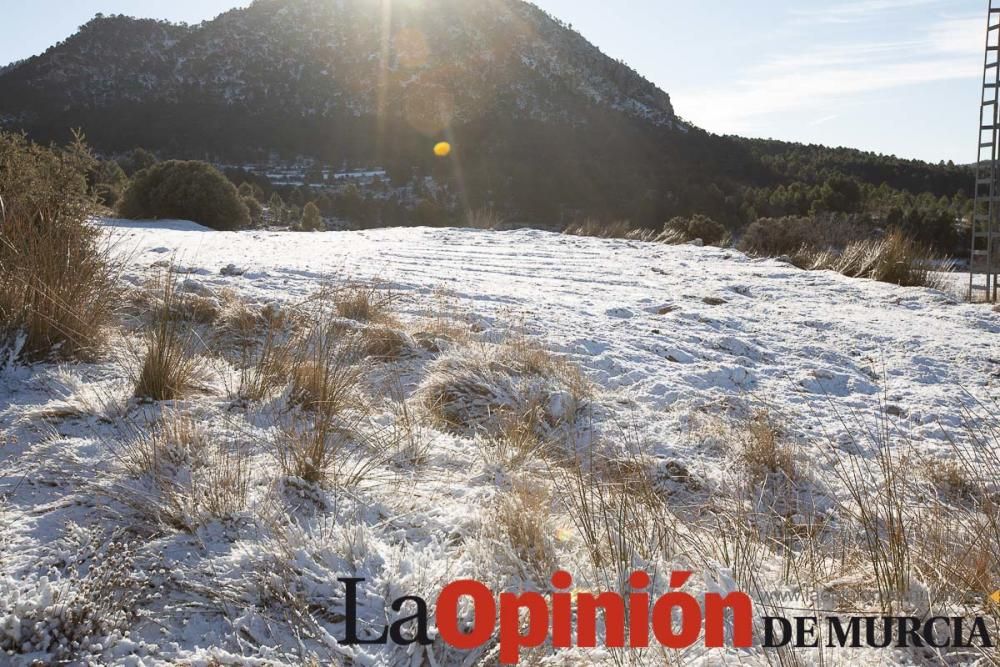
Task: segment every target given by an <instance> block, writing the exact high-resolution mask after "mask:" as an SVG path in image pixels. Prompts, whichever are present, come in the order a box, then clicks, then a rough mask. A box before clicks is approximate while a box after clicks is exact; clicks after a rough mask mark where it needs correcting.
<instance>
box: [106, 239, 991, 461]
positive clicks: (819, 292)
mask: <svg viewBox="0 0 1000 667" xmlns="http://www.w3.org/2000/svg"><path fill="white" fill-rule="evenodd" d="M116 224H117V223H116ZM118 229H119V230H122V231H123V232H124V234H123V247H129V248H132V247H133V245H134V247H135V249H136V252H134V255H133V256H134V262H135V264H136V265H137V266H139V267H141V268H146V267H148V266H149V265H151V264H153V263H155V262H157V261H162V259H163V257H162V252H161V250H160V249H161V248H168V249H169V254H170V255H172V256H174V257H176V258H178V260H179V261H182V262H183V263H185V264H196V265H197V266H198V267H200V268H201V269H202V271H203V272H204V273H208V274H211V276H212V277H211V278H206V279H204V280H203V282H204V284H205V285H206V286H207V287H209V288H211V289H220V288H223V287H227V286H231V287H236V288H238V289H239V290H240V291H241V293H245V294H249V295H252V296H254V297H257V298H261V299H268V300H270V299H299V298H302V297H304V296H307V295H308V294H310V293H311V292H312V291H314V290H315V289H316V287H317V281H320V280H323V279H324V278H327V277H334V278H336V277H338V276H342V277H350V278H351V279H374V278H377V279H380V280H385V281H388V282H389V283H390V284H391V285H392V286H393V288H394V289H396V290H398V291H400V292H402V293H403V294H407V295H412V296H413V297H414V298H415V300H414V301H412V302H411V303H413V304H414V306H415V307H414V312H418V311H420V309H421V308H420V307H419V300H418V299H420V298H426V297H428V296H429V295H431V294H432V293H433V292H434V291H435V290H436V289H439V288H442V287H443V288H445V289H447V290H448V291H449V292H450V293H452V294H453V295H454V296H455V297H456V298H457V299H458V300H459V301H460V302H461V303H462V304H463V306H464V307H465V308H467V309H468V310H469V311H470V312H474V313H477V314H480V315H483V316H488V317H489V316H492V317H496V316H497V315H498V313H499V312H500V311H501V310H514V311H517V312H518V313H520V314H521V316H523V317H524V319H525V322H526V324H527V325H529V326H530V327H531V328H532V329H533V330H534V331H535V332H536V333H538V334H539V335H541V336H542V337H543V338H544V339H545V340H546V342H547V343H548V344H549V345H551V346H552V347H554V348H555V349H556V350H557V351H560V352H563V353H565V354H567V355H568V356H570V357H571V358H572V359H573V360H574V361H576V362H577V363H579V364H580V365H581V366H582V367H583V368H584V369H586V370H587V372H588V374H589V376H590V377H591V378H592V379H594V380H595V381H597V382H598V383H600V384H601V385H602V386H604V387H606V388H608V389H610V390H616V391H620V392H622V393H623V394H626V395H627V396H628V397H629V399H630V400H633V401H635V402H636V404H637V405H638V406H639V407H640V409H641V412H642V413H643V414H642V416H643V417H644V419H643V421H646V422H648V423H649V427H650V428H655V429H657V430H659V431H662V432H663V433H664V434H665V433H669V432H670V430H671V429H670V426H671V424H670V422H672V421H674V420H677V419H679V418H680V416H679V415H681V414H683V413H684V412H685V411H689V410H691V409H693V408H696V407H698V406H704V405H710V404H715V403H718V402H720V401H727V400H731V399H746V398H748V397H749V396H760V397H767V399H768V402H770V403H774V404H775V405H780V406H785V407H787V408H791V409H793V410H796V411H798V412H799V413H800V414H798V415H797V418H798V420H800V421H799V422H798V423H800V424H802V426H803V428H805V429H806V430H815V431H817V432H825V433H830V434H836V433H838V432H839V431H841V430H842V429H843V426H842V425H838V424H837V423H836V422H837V421H838V420H837V419H834V418H831V415H830V413H831V408H834V409H835V410H836V411H838V412H839V413H840V414H848V413H857V414H859V415H866V416H871V417H874V416H875V414H876V412H877V411H878V410H879V406H878V400H877V399H878V396H879V395H880V394H883V393H884V394H885V395H887V396H888V397H889V399H890V400H891V402H892V403H894V404H899V405H900V406H901V407H903V408H904V409H905V411H906V413H907V414H908V415H909V418H908V419H907V420H906V421H905V422H904V423H902V424H900V425H899V426H900V428H901V429H902V430H903V431H904V432H905V433H907V434H908V435H909V436H911V437H913V438H917V439H921V440H923V439H927V440H928V441H929V444H933V443H935V442H940V433H938V432H937V431H938V429H937V427H936V425H935V424H934V423H933V420H934V419H935V418H937V417H939V416H941V413H947V412H949V405H950V404H951V403H953V402H954V401H955V400H956V398H958V397H959V394H960V393H961V392H960V389H964V390H967V391H969V392H971V393H972V394H973V395H976V396H978V397H981V398H986V396H987V395H988V393H989V392H988V389H989V388H990V387H995V386H996V384H997V382H998V373H1000V364H998V363H997V362H998V361H1000V337H997V336H996V334H998V333H1000V317H998V316H997V314H996V313H993V312H991V311H990V310H989V309H987V308H983V307H982V306H977V305H967V304H962V303H960V302H959V300H958V299H957V298H955V297H953V296H951V295H949V294H945V293H941V292H936V291H933V290H927V289H923V288H899V287H896V286H893V285H887V284H883V283H877V282H872V281H866V280H858V279H853V278H847V277H844V276H840V275H838V274H836V273H833V272H827V271H822V272H806V271H801V270H799V269H796V268H794V267H792V266H790V265H788V264H784V263H780V262H776V261H772V260H756V259H750V258H748V257H746V256H744V255H742V254H741V253H739V252H736V251H733V250H727V249H718V248H711V247H706V248H697V247H694V246H690V245H685V246H665V245H659V244H651V243H642V242H632V241H616V240H604V239H591V238H583V237H575V236H563V235H559V234H553V233H550V232H543V231H536V230H519V231H511V232H490V231H478V230H439V229H391V230H374V231H361V232H329V233H325V234H319V235H314V234H307V235H301V234H294V233H281V232H245V233H240V234H219V233H215V234H209V235H203V234H191V233H189V232H187V231H178V230H175V229H173V225H172V224H170V225H167V226H161V225H159V224H158V225H157V227H156V229H148V228H147V229H142V230H141V231H139V229H137V228H135V227H134V226H131V225H126V226H124V227H118ZM232 262H237V263H238V264H239V266H240V268H241V269H244V270H246V272H247V273H246V275H244V276H243V277H242V278H240V277H235V278H233V277H224V276H222V275H219V273H220V271H221V270H223V269H224V267H226V266H227V265H229V264H230V263H232ZM668 311H669V312H668ZM661 313H663V314H661ZM663 413H667V414H663ZM654 416H655V418H654ZM673 425H674V426H675V425H676V424H673Z"/></svg>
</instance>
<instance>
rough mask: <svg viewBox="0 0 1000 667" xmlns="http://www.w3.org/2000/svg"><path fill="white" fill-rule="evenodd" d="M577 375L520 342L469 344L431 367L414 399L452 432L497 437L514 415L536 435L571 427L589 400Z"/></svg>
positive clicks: (564, 363) (550, 356)
mask: <svg viewBox="0 0 1000 667" xmlns="http://www.w3.org/2000/svg"><path fill="white" fill-rule="evenodd" d="M588 390H589V388H588V385H587V382H586V380H585V379H584V378H583V376H582V375H581V374H580V372H579V370H578V369H577V368H576V367H575V366H573V365H572V364H570V363H569V362H567V361H566V360H565V359H562V358H559V357H557V356H555V355H553V354H551V353H550V352H548V351H547V350H545V349H543V348H539V347H535V346H533V345H531V344H528V343H526V342H524V341H515V342H505V343H502V344H488V343H485V344H480V345H469V346H466V347H463V348H459V349H456V350H453V351H450V352H449V353H448V354H446V355H445V356H442V357H441V358H440V359H438V360H437V361H435V362H434V364H433V365H432V366H431V368H430V371H429V373H428V375H427V378H426V379H425V380H424V382H423V384H422V385H421V387H420V388H419V390H418V394H419V396H420V398H421V400H422V402H423V403H424V405H425V406H426V407H427V409H428V410H429V411H430V412H431V414H432V415H433V416H434V417H435V419H436V420H437V421H438V422H439V423H440V424H442V425H444V426H446V427H447V428H449V429H452V430H465V429H471V430H482V431H484V432H486V433H487V434H491V433H492V434H496V433H501V432H502V431H503V429H504V428H505V426H504V424H505V422H506V421H507V420H509V419H510V418H511V417H512V416H513V417H514V418H517V419H523V420H526V421H528V422H529V423H531V424H533V426H534V428H535V430H536V432H538V433H539V435H548V434H549V432H550V431H551V430H552V429H555V428H558V427H560V426H564V425H569V424H572V423H573V422H574V420H575V418H576V416H577V414H578V412H579V411H581V410H583V409H584V407H585V406H586V403H587V400H588V397H589V396H588Z"/></svg>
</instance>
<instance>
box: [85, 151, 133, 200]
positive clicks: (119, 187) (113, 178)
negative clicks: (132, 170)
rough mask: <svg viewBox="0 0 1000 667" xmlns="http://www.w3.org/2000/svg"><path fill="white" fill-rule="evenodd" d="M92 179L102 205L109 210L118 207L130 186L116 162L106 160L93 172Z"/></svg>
mask: <svg viewBox="0 0 1000 667" xmlns="http://www.w3.org/2000/svg"><path fill="white" fill-rule="evenodd" d="M90 178H91V180H92V182H93V188H94V192H95V194H96V195H97V198H98V200H99V201H100V202H101V204H103V205H104V206H107V207H108V208H114V207H115V206H117V205H118V202H119V201H120V200H121V197H122V193H123V192H124V191H125V188H126V187H127V186H128V176H126V175H125V172H124V170H122V168H121V166H120V165H119V164H118V163H117V162H115V161H114V160H105V161H103V162H101V163H100V164H99V165H98V166H97V167H96V168H95V169H94V170H93V172H92V173H91V176H90Z"/></svg>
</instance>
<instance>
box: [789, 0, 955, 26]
mask: <svg viewBox="0 0 1000 667" xmlns="http://www.w3.org/2000/svg"><path fill="white" fill-rule="evenodd" d="M942 3H943V0H856V1H855V2H840V3H836V2H826V3H824V4H822V5H820V6H813V7H796V8H794V9H792V10H791V14H792V16H793V17H795V18H796V19H798V20H799V21H801V22H810V23H856V22H858V21H871V20H875V19H881V18H883V15H884V14H886V13H888V12H894V11H897V10H902V9H913V8H916V7H926V6H929V5H940V4H942Z"/></svg>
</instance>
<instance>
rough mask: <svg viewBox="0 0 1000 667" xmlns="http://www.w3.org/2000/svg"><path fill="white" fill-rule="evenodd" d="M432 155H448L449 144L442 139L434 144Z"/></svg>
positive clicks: (449, 153) (449, 151)
mask: <svg viewBox="0 0 1000 667" xmlns="http://www.w3.org/2000/svg"><path fill="white" fill-rule="evenodd" d="M434 155H437V156H438V157H448V156H449V155H451V144H449V143H448V142H447V141H442V142H440V143H438V144H436V145H435V146H434Z"/></svg>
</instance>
